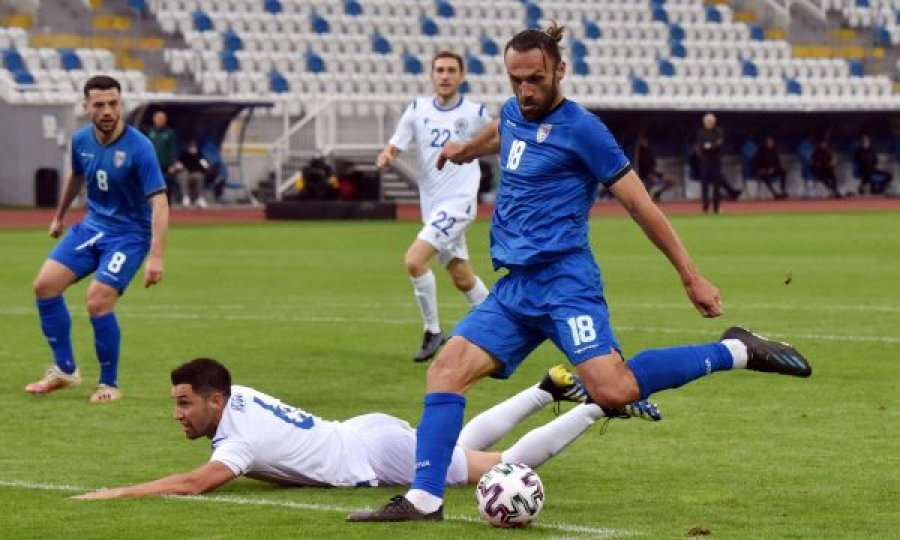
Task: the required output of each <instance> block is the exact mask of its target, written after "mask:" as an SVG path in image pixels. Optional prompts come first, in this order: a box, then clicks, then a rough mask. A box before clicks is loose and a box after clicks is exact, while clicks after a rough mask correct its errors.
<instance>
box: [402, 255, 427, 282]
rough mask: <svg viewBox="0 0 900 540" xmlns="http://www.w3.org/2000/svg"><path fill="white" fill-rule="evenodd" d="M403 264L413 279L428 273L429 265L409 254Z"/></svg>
mask: <svg viewBox="0 0 900 540" xmlns="http://www.w3.org/2000/svg"><path fill="white" fill-rule="evenodd" d="M403 264H404V265H405V266H406V271H407V272H409V275H411V276H412V277H419V276H421V275H422V274H424V273H425V272H427V271H428V264H427V263H423V262H422V261H420V260H418V259H417V258H415V257H413V256H412V255H410V254H408V253H407V254H406V257H405V258H404V259H403Z"/></svg>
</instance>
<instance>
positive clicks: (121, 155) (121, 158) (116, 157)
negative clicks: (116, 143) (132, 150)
mask: <svg viewBox="0 0 900 540" xmlns="http://www.w3.org/2000/svg"><path fill="white" fill-rule="evenodd" d="M113 165H115V167H116V168H119V167H121V166H122V165H125V152H124V151H122V150H116V153H115V154H113Z"/></svg>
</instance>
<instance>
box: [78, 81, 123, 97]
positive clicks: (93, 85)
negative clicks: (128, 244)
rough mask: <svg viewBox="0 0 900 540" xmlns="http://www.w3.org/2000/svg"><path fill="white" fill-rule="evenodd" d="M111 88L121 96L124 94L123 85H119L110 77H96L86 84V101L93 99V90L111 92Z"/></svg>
mask: <svg viewBox="0 0 900 540" xmlns="http://www.w3.org/2000/svg"><path fill="white" fill-rule="evenodd" d="M110 88H115V89H116V90H118V91H119V93H120V94H121V93H122V85H121V84H119V81H117V80H115V79H113V78H112V77H110V76H108V75H95V76H93V77H91V78H90V79H88V80H87V82H86V83H84V99H87V98H89V97H91V95H90V94H91V90H109V89H110Z"/></svg>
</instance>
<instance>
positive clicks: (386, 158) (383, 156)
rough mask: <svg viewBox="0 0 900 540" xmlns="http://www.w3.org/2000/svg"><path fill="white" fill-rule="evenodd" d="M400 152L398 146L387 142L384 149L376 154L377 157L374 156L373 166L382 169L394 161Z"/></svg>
mask: <svg viewBox="0 0 900 540" xmlns="http://www.w3.org/2000/svg"><path fill="white" fill-rule="evenodd" d="M400 152H401V150H400V149H399V148H397V147H396V146H394V145H393V144H388V145H387V146H385V147H384V150H382V151H381V153H380V154H378V157H377V158H375V166H376V167H378V168H379V169H383V168H385V167H387V166H389V165H390V164H391V163H393V162H394V160H395V159H396V158H397V156H399V155H400Z"/></svg>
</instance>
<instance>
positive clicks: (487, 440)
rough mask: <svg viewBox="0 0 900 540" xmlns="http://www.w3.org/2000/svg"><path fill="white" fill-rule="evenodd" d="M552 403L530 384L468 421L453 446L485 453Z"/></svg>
mask: <svg viewBox="0 0 900 540" xmlns="http://www.w3.org/2000/svg"><path fill="white" fill-rule="evenodd" d="M551 403H553V396H551V395H550V394H549V393H548V392H545V391H543V390H541V389H540V388H538V387H537V385H534V386H532V387H530V388H526V389H525V390H522V391H521V392H519V393H518V394H516V395H514V396H513V397H511V398H509V399H507V400H506V401H502V402H500V403H498V404H496V405H494V406H493V407H491V408H490V409H488V410H486V411H484V412H483V413H481V414H479V415H478V416H476V417H475V418H473V419H471V420H470V421H469V423H468V424H466V425H465V426H464V427H463V429H462V432H461V433H460V434H459V440H458V441H457V443H456V444H458V445H459V446H462V447H463V448H468V449H469V450H487V449H488V448H490V447H491V445H493V444H494V443H495V442H497V441H499V440H500V439H502V438H503V436H504V435H506V434H507V433H509V430H511V429H512V428H513V427H514V426H515V425H516V424H518V423H519V422H521V421H522V420H524V419H526V418H528V417H529V416H531V415H532V414H534V413H536V412H538V411H539V410H541V409H543V408H544V407H546V406H547V405H549V404H551Z"/></svg>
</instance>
